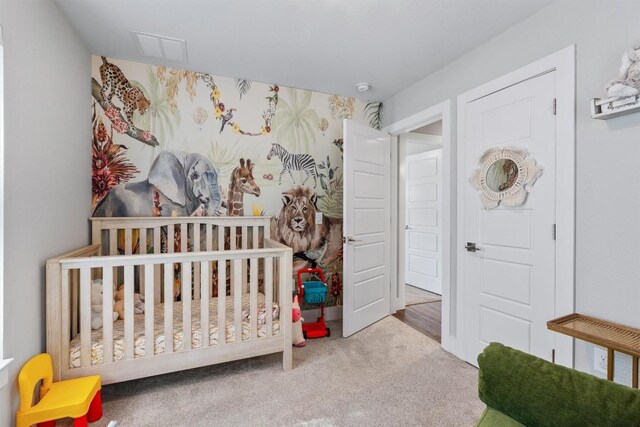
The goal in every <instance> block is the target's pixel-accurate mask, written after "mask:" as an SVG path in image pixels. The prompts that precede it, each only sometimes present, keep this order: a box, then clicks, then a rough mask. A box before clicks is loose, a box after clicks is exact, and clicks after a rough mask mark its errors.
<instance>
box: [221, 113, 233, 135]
mask: <svg viewBox="0 0 640 427" xmlns="http://www.w3.org/2000/svg"><path fill="white" fill-rule="evenodd" d="M234 111H236V109H235V108H229V112H228V113H227V114H225V115H224V116H222V126H221V127H220V133H222V131H223V130H224V127H225V125H226V124H227V123H228V122H229V121H230V120H231V119H233V112H234Z"/></svg>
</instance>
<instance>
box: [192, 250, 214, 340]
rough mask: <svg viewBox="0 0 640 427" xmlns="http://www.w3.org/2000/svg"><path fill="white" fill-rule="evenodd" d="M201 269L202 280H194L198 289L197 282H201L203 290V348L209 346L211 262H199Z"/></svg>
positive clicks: (201, 328) (201, 313)
mask: <svg viewBox="0 0 640 427" xmlns="http://www.w3.org/2000/svg"><path fill="white" fill-rule="evenodd" d="M197 265H198V266H199V267H200V269H201V274H202V276H201V277H200V282H197V281H194V283H195V284H196V286H195V288H196V289H198V286H197V284H198V283H200V289H201V292H202V298H201V299H200V331H201V332H202V339H201V346H202V348H206V347H209V339H210V338H209V322H210V321H209V298H210V295H209V294H210V293H211V292H210V291H211V281H209V279H208V277H209V266H210V263H209V262H206V261H205V262H199V263H198V264H197Z"/></svg>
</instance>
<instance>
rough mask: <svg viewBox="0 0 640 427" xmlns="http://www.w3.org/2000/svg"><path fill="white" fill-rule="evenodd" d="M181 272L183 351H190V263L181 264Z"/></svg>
mask: <svg viewBox="0 0 640 427" xmlns="http://www.w3.org/2000/svg"><path fill="white" fill-rule="evenodd" d="M185 237H186V236H185ZM181 270H182V333H183V349H184V350H191V263H190V262H183V263H182V266H181Z"/></svg>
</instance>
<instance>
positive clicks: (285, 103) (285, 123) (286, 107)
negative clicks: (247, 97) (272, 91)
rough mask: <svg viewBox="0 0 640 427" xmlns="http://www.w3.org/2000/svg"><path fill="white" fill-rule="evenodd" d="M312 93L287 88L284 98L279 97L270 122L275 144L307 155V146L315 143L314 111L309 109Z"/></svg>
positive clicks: (316, 117) (316, 116)
mask: <svg viewBox="0 0 640 427" xmlns="http://www.w3.org/2000/svg"><path fill="white" fill-rule="evenodd" d="M311 96H312V93H311V92H309V91H307V90H297V89H291V88H287V93H286V96H280V98H279V100H278V108H277V109H276V114H275V116H274V117H273V121H272V122H271V128H272V135H274V137H275V140H276V142H278V143H279V144H281V145H284V146H285V147H287V149H288V150H290V151H294V152H297V153H307V152H308V151H309V145H310V144H313V143H314V142H315V141H316V135H315V133H316V129H317V124H318V122H319V121H320V118H319V116H318V113H317V112H316V110H314V109H313V108H311V107H310V104H311Z"/></svg>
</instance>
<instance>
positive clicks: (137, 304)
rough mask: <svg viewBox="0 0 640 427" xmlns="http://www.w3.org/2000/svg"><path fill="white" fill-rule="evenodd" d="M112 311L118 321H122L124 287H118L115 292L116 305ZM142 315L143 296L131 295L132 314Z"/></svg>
mask: <svg viewBox="0 0 640 427" xmlns="http://www.w3.org/2000/svg"><path fill="white" fill-rule="evenodd" d="M114 310H115V311H116V312H117V314H118V317H119V318H120V319H124V285H120V286H119V287H118V292H116V305H115V306H114ZM142 313H144V295H140V294H138V293H135V294H133V314H142Z"/></svg>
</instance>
